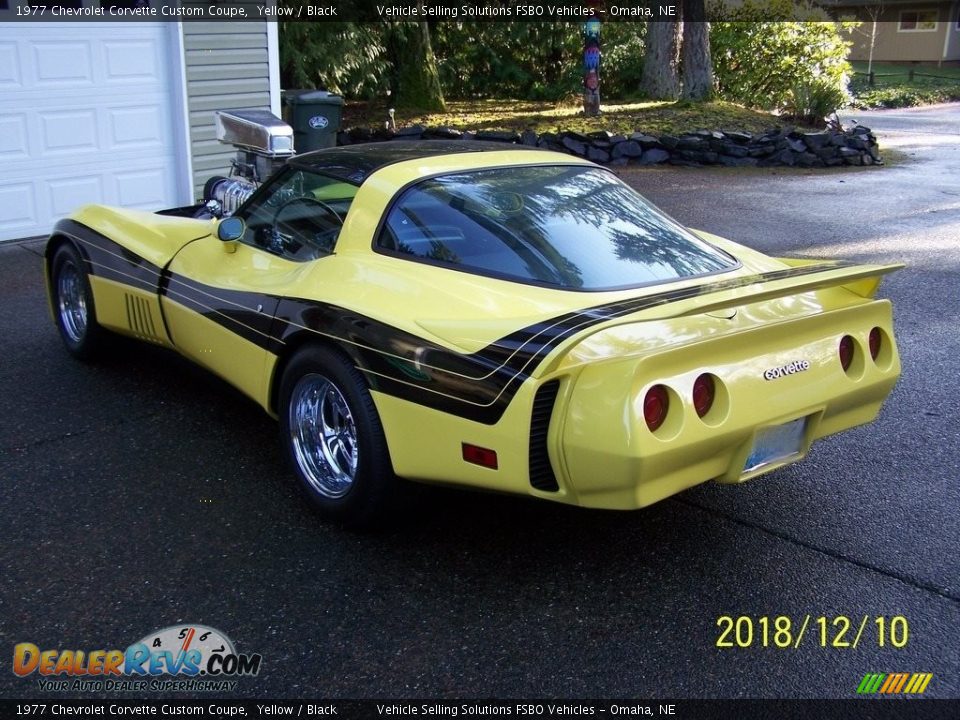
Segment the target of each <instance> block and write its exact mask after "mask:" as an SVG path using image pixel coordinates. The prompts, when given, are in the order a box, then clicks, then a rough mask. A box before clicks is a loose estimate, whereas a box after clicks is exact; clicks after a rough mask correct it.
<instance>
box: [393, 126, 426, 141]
mask: <svg viewBox="0 0 960 720" xmlns="http://www.w3.org/2000/svg"><path fill="white" fill-rule="evenodd" d="M425 129H426V128H425V127H423V125H411V126H409V127H404V128H400V129H399V130H397V134H396V135H394V137H397V138H403V139H404V140H409V139H410V138H413V137H421V136H422V135H423V131H424V130H425Z"/></svg>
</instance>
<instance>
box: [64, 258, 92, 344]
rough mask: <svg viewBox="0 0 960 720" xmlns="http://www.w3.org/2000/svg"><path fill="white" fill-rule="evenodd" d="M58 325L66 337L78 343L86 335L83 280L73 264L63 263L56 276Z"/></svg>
mask: <svg viewBox="0 0 960 720" xmlns="http://www.w3.org/2000/svg"><path fill="white" fill-rule="evenodd" d="M57 301H58V302H57V305H58V308H59V311H60V325H61V326H62V327H63V331H64V333H66V335H67V337H68V338H69V339H70V340H71V341H73V342H75V343H79V342H80V341H82V340H83V338H84V336H85V335H86V334H87V295H86V292H85V291H84V286H83V278H82V277H81V276H80V272H79V271H78V270H77V266H76V265H75V264H74V263H73V262H65V263H64V264H63V265H62V266H61V267H60V273H59V274H58V275H57Z"/></svg>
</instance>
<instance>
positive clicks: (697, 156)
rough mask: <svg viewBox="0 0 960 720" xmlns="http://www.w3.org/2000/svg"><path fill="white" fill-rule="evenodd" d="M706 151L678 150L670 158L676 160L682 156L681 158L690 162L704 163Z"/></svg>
mask: <svg viewBox="0 0 960 720" xmlns="http://www.w3.org/2000/svg"><path fill="white" fill-rule="evenodd" d="M705 154H706V153H704V152H701V151H700V150H677V152H676V153H675V154H674V155H672V156H671V157H670V160H671V161H673V160H676V159H677V158H680V159H681V160H689V161H690V162H695V163H702V162H704V158H703V156H704V155H705Z"/></svg>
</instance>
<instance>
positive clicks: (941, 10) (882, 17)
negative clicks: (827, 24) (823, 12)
mask: <svg viewBox="0 0 960 720" xmlns="http://www.w3.org/2000/svg"><path fill="white" fill-rule="evenodd" d="M912 10H936V11H937V28H936V30H932V31H927V32H901V31H900V29H899V27H900V13H901V12H904V11H912ZM956 11H957V4H956V3H943V2H941V3H937V2H928V3H916V4H904V5H895V6H892V7H884V8H883V9H882V11H881V12H880V14H879V15H878V16H877V17H876V20H877V35H876V40H875V43H874V48H873V59H874V61H875V62H940V61H942V60H944V59H946V60H952V59H956V56H957V52H956V50H960V47H958V45H960V43H958V42H957V38H956V37H951V36H956V35H958V33H957V32H956ZM872 13H873V11H872V10H870V9H864V8H849V9H848V8H842V9H840V10H839V11H837V13H836V14H838V15H840V16H844V15H846V16H850V15H855V16H856V18H857V19H858V20H860V21H862V22H863V24H862V25H861V26H860V27H859V28H857V29H856V30H854V31H853V33H852V35H851V37H850V39H851V40H852V41H853V46H852V47H851V49H850V59H851V60H867V59H868V58H869V57H870V33H871V28H872V25H873V21H874V17H873V14H872ZM948 33H949V35H948ZM945 39H946V40H947V41H948V42H949V43H950V44H949V45H947V49H948V55H947V57H946V58H944V54H943V50H944V40H945Z"/></svg>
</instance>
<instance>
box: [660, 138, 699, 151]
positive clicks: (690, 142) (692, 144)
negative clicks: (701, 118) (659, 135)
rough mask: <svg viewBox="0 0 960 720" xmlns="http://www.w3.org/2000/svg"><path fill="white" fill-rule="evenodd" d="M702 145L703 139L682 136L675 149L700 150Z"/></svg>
mask: <svg viewBox="0 0 960 720" xmlns="http://www.w3.org/2000/svg"><path fill="white" fill-rule="evenodd" d="M664 144H666V143H664ZM704 145H705V143H704V141H703V138H699V137H697V136H696V135H684V136H683V137H681V138H680V139H679V140H678V141H677V147H678V148H680V149H681V150H700V149H702V148H703V146H704Z"/></svg>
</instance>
